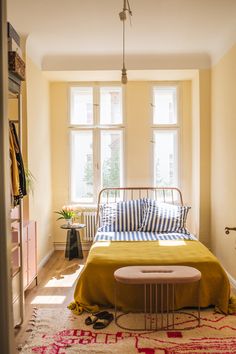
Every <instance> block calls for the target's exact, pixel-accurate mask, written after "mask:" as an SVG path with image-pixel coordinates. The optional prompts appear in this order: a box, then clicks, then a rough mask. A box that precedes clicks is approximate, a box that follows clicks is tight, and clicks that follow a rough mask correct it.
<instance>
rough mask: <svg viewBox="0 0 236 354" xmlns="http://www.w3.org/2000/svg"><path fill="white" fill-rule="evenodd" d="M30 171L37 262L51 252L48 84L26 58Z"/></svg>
mask: <svg viewBox="0 0 236 354" xmlns="http://www.w3.org/2000/svg"><path fill="white" fill-rule="evenodd" d="M26 75H27V120H28V122H27V131H28V134H27V136H28V167H29V169H30V171H31V172H32V174H33V175H34V177H35V179H36V182H35V188H34V194H33V195H30V197H29V218H30V219H31V220H36V221H37V235H38V262H40V261H42V260H43V259H44V258H45V257H46V256H47V255H48V254H49V252H50V251H51V250H52V248H53V244H52V230H51V218H52V203H51V198H52V190H51V141H50V138H51V137H50V130H51V127H50V109H49V107H50V102H49V83H48V81H47V79H46V78H45V77H44V76H43V73H42V71H41V70H40V69H39V68H38V67H37V66H36V65H35V64H34V63H33V62H32V60H31V59H30V58H26Z"/></svg>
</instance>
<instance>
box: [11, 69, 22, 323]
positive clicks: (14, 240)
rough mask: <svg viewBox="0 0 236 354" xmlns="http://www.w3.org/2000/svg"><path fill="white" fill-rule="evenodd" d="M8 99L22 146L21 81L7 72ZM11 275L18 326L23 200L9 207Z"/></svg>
mask: <svg viewBox="0 0 236 354" xmlns="http://www.w3.org/2000/svg"><path fill="white" fill-rule="evenodd" d="M8 90H9V95H8V101H9V105H10V104H11V100H16V102H14V105H15V106H17V112H16V116H15V117H14V119H10V120H11V121H12V122H13V123H14V124H15V126H16V128H17V135H18V140H19V144H20V147H21V148H22V96H21V81H20V80H18V79H16V78H15V77H14V75H12V74H11V73H10V72H9V76H8ZM10 222H11V276H12V302H13V321H14V326H15V327H17V326H20V325H21V324H22V322H23V320H24V285H23V202H22V199H21V200H20V201H19V205H17V206H15V207H13V208H12V209H11V214H10Z"/></svg>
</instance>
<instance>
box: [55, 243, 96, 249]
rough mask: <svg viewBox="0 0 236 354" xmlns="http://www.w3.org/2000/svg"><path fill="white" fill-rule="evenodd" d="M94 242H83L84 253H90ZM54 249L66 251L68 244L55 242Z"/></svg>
mask: <svg viewBox="0 0 236 354" xmlns="http://www.w3.org/2000/svg"><path fill="white" fill-rule="evenodd" d="M91 244H92V242H85V241H82V249H83V251H89V250H90V247H91ZM54 248H55V250H56V251H65V249H66V243H65V242H54Z"/></svg>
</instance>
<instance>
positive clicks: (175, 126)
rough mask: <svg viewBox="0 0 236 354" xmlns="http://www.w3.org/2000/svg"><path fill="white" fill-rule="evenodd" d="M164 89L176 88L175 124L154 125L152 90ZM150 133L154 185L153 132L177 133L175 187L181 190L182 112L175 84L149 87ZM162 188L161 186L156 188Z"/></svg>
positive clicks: (179, 95) (153, 84) (178, 90)
mask: <svg viewBox="0 0 236 354" xmlns="http://www.w3.org/2000/svg"><path fill="white" fill-rule="evenodd" d="M157 87H158V88H162V87H163V88H166V87H175V88H176V105H177V108H176V113H177V122H176V123H173V124H155V123H154V108H155V107H154V90H155V88H157ZM150 115H151V117H150V119H151V131H152V140H151V141H152V183H153V185H155V169H154V161H155V159H154V158H155V136H154V134H155V132H156V131H161V130H163V131H176V132H177V150H178V151H177V169H178V171H177V181H178V182H177V185H176V186H175V187H177V188H181V160H182V156H181V155H182V154H181V131H182V118H181V115H182V112H181V90H180V84H179V83H176V82H168V83H167V82H164V83H161V82H158V83H152V85H151V114H150ZM156 187H162V186H156Z"/></svg>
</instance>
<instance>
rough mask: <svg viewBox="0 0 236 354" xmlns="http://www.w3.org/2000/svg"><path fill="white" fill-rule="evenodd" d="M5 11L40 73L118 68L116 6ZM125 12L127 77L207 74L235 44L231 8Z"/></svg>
mask: <svg viewBox="0 0 236 354" xmlns="http://www.w3.org/2000/svg"><path fill="white" fill-rule="evenodd" d="M7 4H8V19H9V21H10V22H11V23H12V25H13V26H14V27H15V29H16V30H17V31H18V32H19V33H20V34H22V35H27V34H29V35H30V45H29V53H30V56H31V57H34V60H35V61H37V63H38V64H39V63H41V61H42V67H43V68H44V69H47V70H49V68H50V70H71V69H72V68H73V69H74V70H78V69H80V70H82V69H83V70H85V69H87V70H91V69H92V68H96V66H97V67H98V68H99V69H104V68H105V67H106V69H107V70H109V69H111V68H112V69H116V68H118V67H119V68H120V63H121V56H122V33H121V24H120V20H119V17H118V13H119V11H120V9H121V4H122V2H121V0H112V1H111V0H99V1H98V0H86V1H84V0H60V1H58V0H50V1H46V0H42V1H32V0H20V1H19V0H8V2H7ZM130 5H131V7H132V10H133V16H132V26H128V24H127V26H126V27H127V28H126V55H127V69H128V70H129V69H138V68H139V69H142V68H145V69H148V68H149V69H153V68H165V69H168V68H181V67H184V66H186V68H193V67H196V68H204V67H209V65H210V64H211V61H213V63H215V62H216V61H217V60H219V59H220V58H221V56H222V55H223V54H224V53H225V52H226V51H227V50H228V49H229V48H230V47H232V46H233V44H234V43H235V41H236V21H235V14H236V0H148V1H147V0H130ZM102 57H103V60H102V59H101V58H102ZM118 57H120V62H119V64H118ZM171 57H172V58H171ZM42 58H43V59H42ZM209 58H210V59H211V60H210V59H209ZM93 60H94V63H92V61H93ZM96 60H98V63H97V64H96V62H95V61H96ZM110 60H111V61H110ZM86 63H87V66H86ZM129 65H130V67H129Z"/></svg>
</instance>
